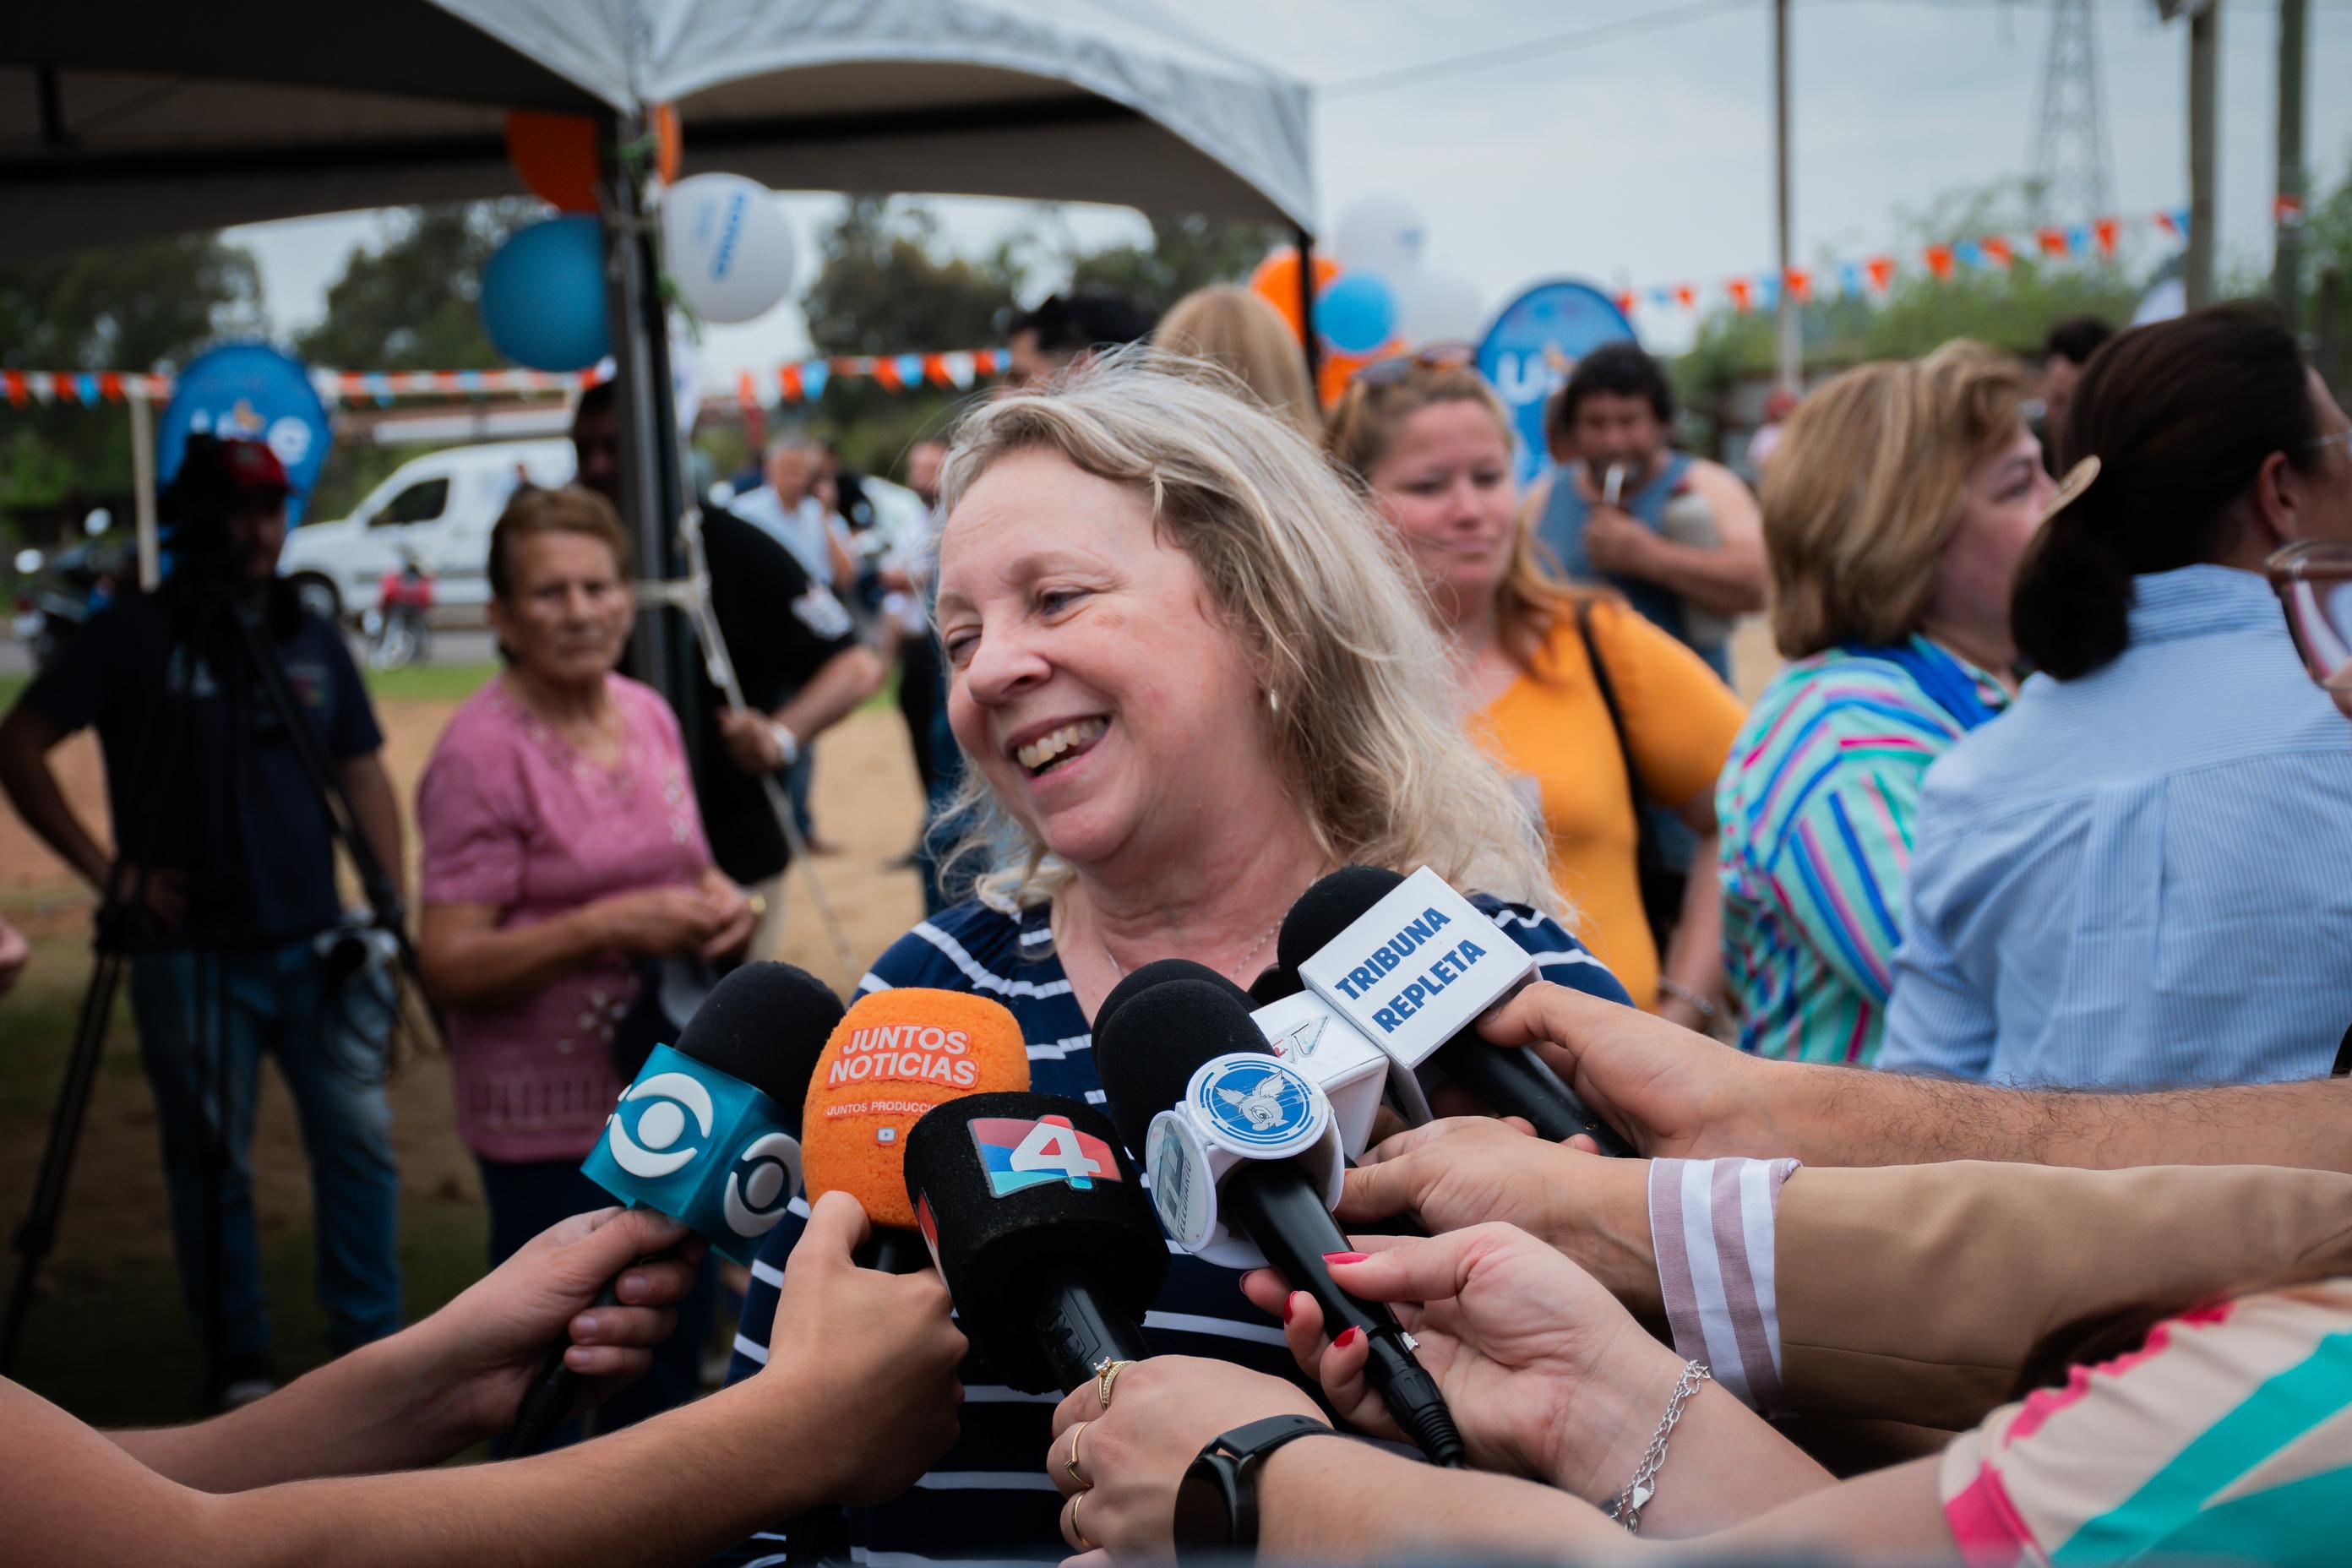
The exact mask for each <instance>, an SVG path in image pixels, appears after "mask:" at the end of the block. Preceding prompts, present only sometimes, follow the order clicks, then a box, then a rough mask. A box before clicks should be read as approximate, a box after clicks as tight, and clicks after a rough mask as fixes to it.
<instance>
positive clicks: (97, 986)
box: [0, 945, 123, 1373]
mask: <svg viewBox="0 0 2352 1568" xmlns="http://www.w3.org/2000/svg"><path fill="white" fill-rule="evenodd" d="M122 967H123V957H122V954H121V952H119V951H117V950H115V949H113V948H110V947H107V946H103V945H101V946H100V949H99V952H98V964H97V967H96V968H94V969H93V970H91V972H90V976H89V988H88V989H87V990H85V991H84V992H83V993H82V998H81V1013H80V1015H79V1017H78V1018H77V1019H76V1020H75V1023H74V1038H73V1049H72V1053H71V1054H70V1055H69V1056H68V1058H67V1059H66V1079H65V1084H64V1086H63V1087H62V1088H61V1089H59V1090H58V1109H57V1113H56V1114H55V1115H54V1116H52V1117H51V1118H50V1119H49V1141H48V1143H47V1147H45V1148H44V1149H43V1150H42V1151H41V1167H40V1174H39V1175H38V1177H37V1178H36V1180H35V1182H34V1184H33V1206H32V1208H31V1209H30V1210H29V1211H28V1212H27V1213H26V1215H25V1220H24V1223H23V1224H22V1225H20V1226H17V1227H16V1254H17V1258H18V1262H17V1265H16V1281H15V1283H14V1284H12V1285H11V1286H10V1287H9V1290H8V1307H7V1315H6V1317H5V1319H0V1373H5V1372H6V1371H8V1370H9V1369H10V1368H11V1367H13V1366H15V1365H16V1342H17V1338H18V1336H19V1335H20V1334H21V1333H22V1332H23V1331H24V1327H25V1314H26V1311H27V1310H29V1309H30V1308H31V1306H32V1301H33V1287H34V1285H35V1283H36V1282H37V1280H38V1279H39V1278H40V1272H41V1264H42V1263H43V1261H44V1260H46V1259H47V1257H48V1256H49V1251H50V1249H51V1248H52V1247H55V1246H56V1245H57V1239H58V1214H59V1213H60V1212H61V1211H62V1210H63V1209H64V1207H65V1202H66V1183H67V1180H68V1178H69V1177H70V1176H71V1174H72V1173H73V1158H74V1146H75V1145H76V1144H77V1143H79V1142H80V1140H81V1130H82V1124H83V1123H84V1122H85V1121H88V1120H89V1097H90V1090H91V1089H92V1088H93V1087H95V1085H96V1084H97V1082H98V1067H99V1062H100V1058H103V1057H104V1056H105V1054H106V1026H107V1021H108V1020H109V1019H110V1017H111V1016H113V1013H114V998H115V994H116V992H118V991H119V990H120V989H121V984H122Z"/></svg>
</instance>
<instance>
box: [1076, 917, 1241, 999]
mask: <svg viewBox="0 0 2352 1568" xmlns="http://www.w3.org/2000/svg"><path fill="white" fill-rule="evenodd" d="M1281 929H1282V922H1281V921H1275V922H1274V923H1273V924H1272V925H1270V926H1268V927H1266V928H1265V935H1264V936H1262V937H1260V938H1258V939H1257V943H1256V945H1255V946H1254V947H1252V948H1251V949H1250V950H1249V951H1248V952H1245V953H1243V954H1242V956H1241V962H1240V963H1236V964H1234V966H1233V968H1231V969H1229V970H1226V971H1224V972H1223V973H1224V976H1225V978H1226V979H1228V980H1230V981H1232V982H1233V983H1234V984H1236V985H1239V984H1241V983H1242V979H1241V976H1242V971H1243V970H1244V969H1247V968H1248V967H1249V961H1250V960H1251V959H1253V958H1255V957H1256V956H1257V955H1258V954H1259V953H1261V952H1265V944H1266V943H1267V942H1272V941H1273V940H1274V933H1275V932H1276V931H1280V930H1281ZM1095 945H1096V946H1097V947H1099V948H1101V949H1102V955H1103V956H1104V957H1105V958H1108V959H1109V960H1110V967H1111V973H1114V974H1116V975H1118V977H1119V978H1120V979H1121V980H1124V979H1126V978H1127V965H1125V964H1123V963H1120V962H1119V961H1118V954H1117V953H1115V952H1112V951H1111V950H1110V943H1109V942H1106V941H1104V940H1103V939H1102V938H1101V937H1097V938H1095Z"/></svg>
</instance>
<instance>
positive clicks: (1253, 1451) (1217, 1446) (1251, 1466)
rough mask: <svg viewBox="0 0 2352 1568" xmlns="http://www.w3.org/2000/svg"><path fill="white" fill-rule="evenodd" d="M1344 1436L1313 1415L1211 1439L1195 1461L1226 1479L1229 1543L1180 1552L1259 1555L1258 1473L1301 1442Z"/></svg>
mask: <svg viewBox="0 0 2352 1568" xmlns="http://www.w3.org/2000/svg"><path fill="white" fill-rule="evenodd" d="M1341 1435H1342V1434H1340V1433H1338V1432H1336V1431H1335V1430H1333V1428H1332V1427H1331V1426H1328V1424H1326V1423H1325V1422H1322V1421H1319V1420H1318V1419H1316V1418H1315V1417H1314V1416H1312V1415H1269V1416H1267V1417H1266V1418H1265V1420H1263V1421H1252V1422H1250V1423H1249V1424H1248V1425H1246V1426H1236V1427H1234V1429H1233V1430H1232V1431H1230V1432H1224V1433H1221V1434H1219V1435H1218V1436H1214V1437H1212V1438H1210V1439H1209V1441H1208V1443H1207V1444H1206V1445H1205V1446H1203V1447H1202V1449H1201V1452H1200V1453H1199V1454H1198V1455H1197V1456H1196V1457H1195V1458H1193V1460H1192V1469H1193V1470H1194V1471H1207V1472H1209V1474H1210V1477H1211V1478H1222V1481H1221V1486H1220V1489H1221V1490H1222V1491H1223V1494H1224V1497H1225V1500H1226V1505H1227V1508H1226V1519H1225V1524H1226V1535H1225V1539H1224V1540H1223V1541H1222V1542H1216V1541H1179V1542H1176V1545H1177V1547H1178V1548H1179V1549H1180V1551H1181V1550H1182V1549H1184V1548H1188V1547H1190V1548H1198V1549H1202V1550H1205V1551H1208V1552H1249V1551H1252V1550H1254V1549H1255V1547H1256V1545H1257V1531H1258V1514H1257V1473H1258V1469H1259V1467H1261V1466H1262V1465H1264V1464H1265V1460H1266V1457H1267V1456H1268V1455H1270V1454H1272V1453H1273V1452H1274V1451H1275V1450H1276V1449H1277V1448H1279V1447H1282V1446H1283V1445H1284V1444H1286V1443H1291V1442H1296V1441H1297V1439H1299V1438H1301V1437H1318V1436H1322V1437H1330V1436H1341Z"/></svg>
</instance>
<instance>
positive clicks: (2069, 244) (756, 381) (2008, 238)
mask: <svg viewBox="0 0 2352 1568" xmlns="http://www.w3.org/2000/svg"><path fill="white" fill-rule="evenodd" d="M2289 206H2293V207H2294V209H2295V210H2294V211H2292V212H2290V211H2288V210H2287V209H2288V207H2289ZM2279 207H2280V210H2279V214H2278V216H2280V218H2281V219H2282V221H2287V222H2293V221H2295V220H2296V219H2298V218H2300V217H2301V216H2302V213H2301V208H2300V204H2299V203H2297V202H2295V200H2294V198H2293V197H2288V196H2282V197H2280V198H2279ZM2151 231H2152V232H2155V233H2158V234H2161V235H2163V236H2165V237H2168V238H2169V239H2171V240H2172V241H2174V242H2176V243H2179V242H2184V241H2186V240H2187V239H2188V237H2189V209H2188V208H2187V207H2185V206H2180V207H2168V208H2163V209H2159V210H2158V211H2157V212H2154V213H2149V214H2146V215H2133V216H2111V217H2101V218H2094V219H2092V220H2091V221H2089V222H2087V223H2079V224H2066V225H2052V226H2046V227H2041V228H2036V229H2032V230H2030V231H2027V232H2024V233H2015V234H1988V235H1981V236H1979V237H1977V238H1974V239H1960V240H1952V241H1949V242H1948V243H1945V244H1940V245H1927V246H1921V247H1918V248H1917V249H1916V250H1905V251H1899V252H1898V251H1883V252H1881V253H1879V254H1877V255H1874V256H1864V257H1857V258H1853V259H1851V260H1845V261H1833V262H1827V263H1822V264H1821V265H1818V266H1813V267H1792V268H1789V269H1788V270H1787V271H1786V272H1780V273H1774V272H1769V271H1768V272H1756V273H1748V274H1746V275H1743V276H1740V277H1737V278H1727V279H1721V280H1719V281H1717V282H1715V283H1711V284H1709V283H1697V282H1684V283H1663V284H1654V285H1652V286H1650V287H1647V288H1640V289H1624V290H1622V291H1621V292H1619V293H1618V294H1617V296H1616V301H1617V307H1618V309H1619V310H1622V311H1624V312H1625V313H1626V314H1627V315H1629V316H1630V315H1632V314H1633V312H1634V310H1637V309H1640V308H1643V307H1645V306H1646V307H1654V308H1656V309H1660V310H1684V311H1696V310H1701V309H1704V308H1706V307H1710V306H1713V305H1715V304H1717V303H1718V302H1728V303H1729V305H1730V306H1731V308H1732V309H1733V310H1738V311H1742V312H1746V311H1749V310H1771V309H1773V308H1775V307H1776V306H1777V305H1778V304H1779V303H1780V294H1781V291H1782V290H1783V289H1786V290H1787V291H1788V292H1789V293H1790V294H1792V295H1794V296H1795V297H1796V298H1797V299H1798V300H1814V299H1824V298H1836V297H1841V296H1848V295H1866V296H1871V297H1879V296H1884V295H1885V293H1886V292H1887V290H1889V289H1892V288H1893V287H1894V286H1895V279H1897V278H1898V277H1900V276H1902V275H1904V274H1906V273H1918V272H1924V273H1926V274H1927V276H1928V277H1930V278H1933V279H1935V280H1936V281H1937V282H1938V283H1945V282H1949V281H1951V280H1952V279H1954V278H1955V277H1958V276H1960V275H1962V274H1964V273H1974V272H2006V271H2008V270H2009V269H2010V268H2012V267H2014V266H2016V265H2017V263H2018V261H2019V260H2020V259H2021V258H2040V259H2042V260H2048V261H2063V260H2090V259H2093V258H2097V259H2100V260H2113V259H2115V258H2116V254H2117V252H2118V250H2119V249H2120V248H2121V247H2122V245H2123V242H2124V240H2125V238H2126V236H2130V235H2134V234H2138V233H2147V232H2151ZM1008 363H1011V355H1010V353H1009V351H1007V350H1004V349H1001V348H990V349H957V350H950V351H947V352H934V353H902V354H848V355H834V356H830V357H826V356H817V357H814V358H810V359H803V360H795V361H791V362H788V363H784V364H781V365H778V366H776V367H775V368H774V369H772V370H770V371H764V372H754V371H748V370H747V371H743V372H741V373H740V374H738V376H737V378H736V384H735V392H736V397H737V399H738V400H739V401H740V402H741V403H743V404H744V405H747V406H757V405H760V404H761V403H763V402H766V401H768V400H769V398H770V397H771V396H772V397H773V399H774V400H775V401H777V402H779V403H786V404H791V403H814V402H815V401H816V400H817V399H819V398H821V397H823V396H824V389H825V388H826V387H827V386H829V385H831V384H833V383H834V382H835V381H870V382H873V383H874V384H876V385H877V386H879V387H881V388H882V389H883V390H884V391H885V392H904V391H908V390H909V389H911V388H917V387H924V386H929V387H935V388H939V389H940V390H953V391H958V392H961V391H968V390H970V389H971V387H972V386H973V385H974V384H977V383H978V382H979V381H980V380H981V379H982V378H983V377H989V376H994V375H997V374H1002V372H1003V370H1004V368H1005V366H1006V365H1007V364H1008ZM606 374H610V373H609V372H606V371H602V370H590V371H578V372H558V371H543V370H404V371H403V370H395V371H352V370H319V371H313V372H312V373H311V375H310V380H311V384H312V385H313V386H314V387H316V388H317V390H318V393H319V396H320V400H321V401H322V402H324V403H326V404H327V405H329V406H331V407H333V406H352V405H366V404H374V405H378V406H389V405H392V404H394V403H395V402H397V401H399V400H400V399H402V398H408V397H437V398H459V397H485V396H489V395H495V394H518V393H520V394H529V393H548V392H570V391H572V390H574V389H575V388H578V387H582V386H587V385H590V384H593V383H595V382H596V381H598V380H601V379H602V378H603V377H604V375H606ZM171 395H172V378H171V377H170V376H169V375H164V374H155V373H150V372H142V371H120V370H99V371H87V370H86V371H46V370H0V399H5V401H6V403H7V404H8V405H9V406H10V407H12V408H24V407H26V406H28V405H36V404H37V405H42V406H47V405H51V404H68V405H71V404H84V405H98V404H101V403H121V401H123V399H125V398H126V397H131V396H138V397H143V398H146V399H148V400H150V401H152V402H158V403H160V402H163V401H164V400H166V399H168V398H169V397H170V396H171Z"/></svg>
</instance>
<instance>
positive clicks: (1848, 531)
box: [1761, 338, 2030, 658]
mask: <svg viewBox="0 0 2352 1568" xmlns="http://www.w3.org/2000/svg"><path fill="white" fill-rule="evenodd" d="M2029 390H2030V387H2029V384H2028V383H2027V381H2026V376H2025V370H2024V367H2023V366H2021V365H2020V364H2019V363H2017V361H2016V360H2015V359H2014V358H2012V357H2011V356H2010V355H2008V354H2005V353H2000V351H1999V350H1997V349H1991V348H1987V347H1986V346H1985V345H1984V344H1982V343H1979V342H1970V341H1969V340H1968V339H1966V338H1954V339H1953V340H1952V341H1951V342H1948V343H1946V344H1944V345H1943V346H1942V347H1941V348H1939V349H1937V350H1936V352H1935V353H1931V354H1928V355H1927V357H1926V358H1924V359H1916V360H1900V361H1894V360H1890V361H1883V362H1877V363H1870V364H1858V365H1856V366H1854V367H1853V369H1852V370H1848V371H1844V372H1842V373H1840V374H1837V375H1836V376H1833V377H1832V378H1831V379H1830V380H1828V381H1826V382H1824V383H1822V384H1821V385H1820V386H1818V387H1815V388H1814V389H1813V390H1812V391H1811V392H1809V393H1807V394H1806V395H1805V398H1804V401H1803V402H1801V403H1800V404H1798V405H1797V411H1796V412H1795V413H1794V414H1791V415H1790V416H1789V422H1788V424H1787V425H1786V426H1784V427H1783V429H1782V432H1781V436H1780V447H1778V448H1777V449H1776V450H1775V451H1774V452H1773V454H1772V461H1771V463H1770V464H1769V466H1768V467H1767V468H1765V470H1764V491H1763V496H1762V498H1761V499H1762V501H1763V506H1764V558H1765V560H1766V561H1767V562H1768V563H1769V564H1770V567H1771V574H1772V641H1773V643H1774V644H1775V646H1777V647H1779V648H1780V656H1781V657H1782V658H1805V657H1807V656H1808V655H1811V654H1816V653H1819V652H1821V651H1822V649H1823V648H1827V647H1836V646H1837V645H1838V644H1840V643H1845V642H1861V643H1869V644H1872V645H1883V644H1886V643H1896V642H1901V641H1902V640H1903V639H1904V638H1906V637H1909V636H1910V635H1911V634H1912V633H1913V632H1915V631H1917V630H1918V629H1919V623H1920V621H1921V620H1922V619H1924V618H1925V617H1926V616H1927V605H1928V601H1929V600H1930V599H1931V598H1932V597H1933V595H1934V594H1935V590H1936V574H1937V570H1938V569H1939V568H1940V567H1941V566H1942V564H1943V560H1944V552H1945V551H1946V550H1947V549H1948V548H1949V547H1950V545H1951V542H1952V535H1953V534H1954V533H1955V532H1957V531H1958V529H1959V526H1960V511H1961V504H1962V501H1963V500H1964V497H1965V494H1966V487H1967V483H1968V477H1969V468H1973V467H1974V466H1975V465H1976V463H1977V462H1978V460H1979V459H1980V458H1983V457H1985V456H1986V454H1988V453H1990V452H1993V451H1997V450H1998V449H2000V447H2002V446H2004V445H2005V444H2007V443H2008V442H2009V441H2010V439H2011V437H2014V436H2015V435H2016V434H2017V432H2018V430H2019V429H2020V428H2021V426H2022V425H2023V423H2024V412H2023V405H2024V403H2025V398H2026V395H2027V393H2028V392H2029Z"/></svg>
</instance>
